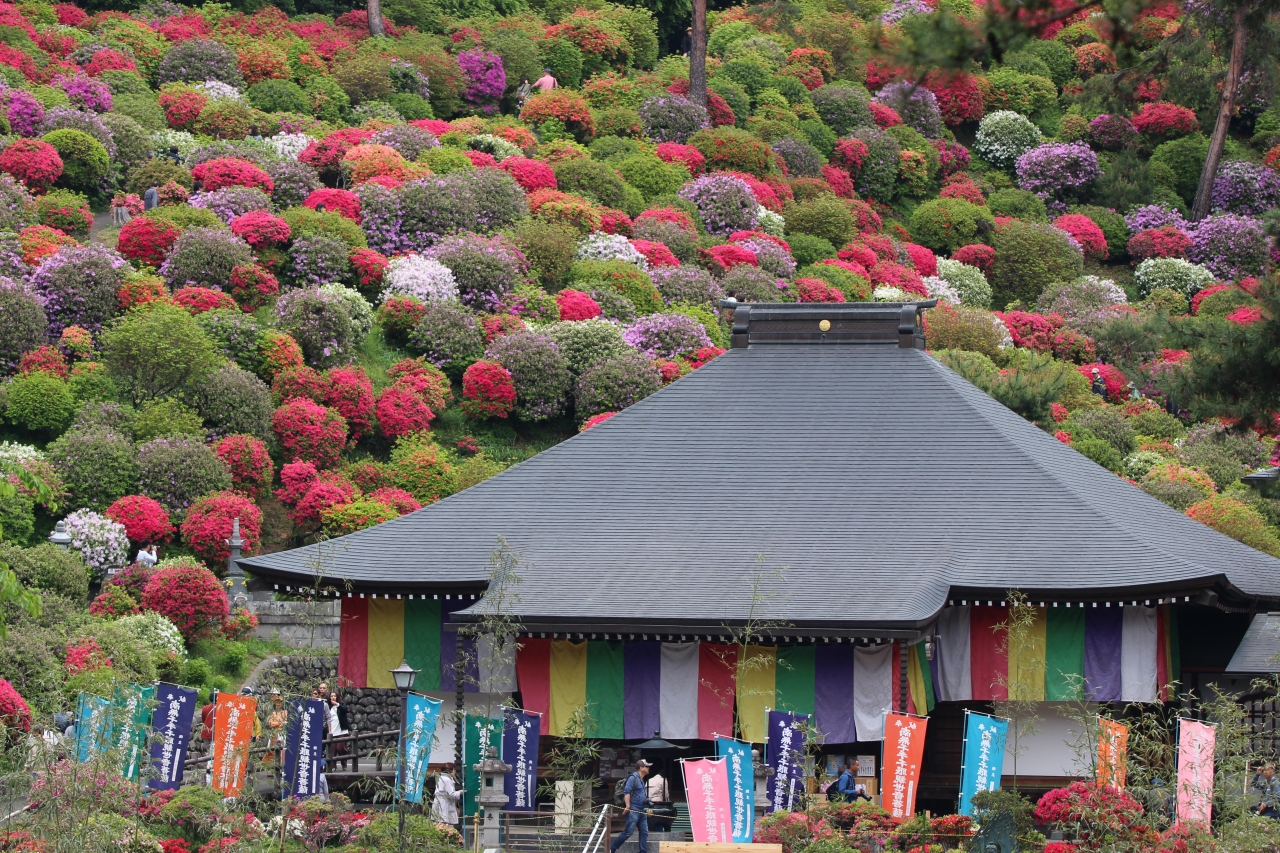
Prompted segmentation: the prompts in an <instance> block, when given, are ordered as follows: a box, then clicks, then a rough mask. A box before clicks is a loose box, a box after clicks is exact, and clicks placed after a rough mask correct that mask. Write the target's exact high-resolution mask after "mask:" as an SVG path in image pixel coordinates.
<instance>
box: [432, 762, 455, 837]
mask: <svg viewBox="0 0 1280 853" xmlns="http://www.w3.org/2000/svg"><path fill="white" fill-rule="evenodd" d="M461 802H462V792H461V791H459V790H458V783H457V782H456V781H455V780H454V778H453V762H452V761H448V762H445V765H444V769H443V770H441V771H440V776H439V778H438V779H436V796H435V799H434V800H432V802H431V815H432V817H434V818H435V819H436V820H438V821H440V822H441V823H447V824H449V825H450V826H453V827H456V826H457V825H458V805H459V804H460V803H461Z"/></svg>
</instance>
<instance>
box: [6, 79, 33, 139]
mask: <svg viewBox="0 0 1280 853" xmlns="http://www.w3.org/2000/svg"><path fill="white" fill-rule="evenodd" d="M0 105H3V106H4V109H5V115H6V116H8V118H9V127H11V128H12V129H13V132H14V133H16V134H18V135H19V136H35V135H36V132H37V131H38V130H39V128H40V124H41V122H43V121H44V107H42V106H41V105H40V102H39V101H37V100H36V99H35V96H34V95H32V94H31V93H30V92H24V91H23V90H22V89H8V88H5V89H0Z"/></svg>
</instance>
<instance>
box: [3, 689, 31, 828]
mask: <svg viewBox="0 0 1280 853" xmlns="http://www.w3.org/2000/svg"><path fill="white" fill-rule="evenodd" d="M0 724H3V725H4V726H5V727H7V728H14V729H17V730H18V731H21V732H29V731H31V708H30V707H28V706H27V700H25V699H23V698H22V694H21V693H19V692H18V691H17V690H15V689H14V687H13V685H12V684H10V683H9V682H8V681H7V680H5V679H3V678H0ZM0 846H2V845H0ZM15 849H17V850H21V849H22V847H21V846H19V847H17V848H15Z"/></svg>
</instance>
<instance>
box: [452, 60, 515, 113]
mask: <svg viewBox="0 0 1280 853" xmlns="http://www.w3.org/2000/svg"><path fill="white" fill-rule="evenodd" d="M458 68H460V69H461V70H462V73H463V74H465V75H466V77H467V79H468V80H469V81H470V84H469V85H468V86H467V88H466V89H465V90H464V91H463V93H462V100H464V101H466V102H467V103H468V104H471V105H472V106H473V107H478V108H479V109H480V111H481V112H484V113H493V112H495V111H496V110H497V109H498V104H497V101H498V99H499V98H501V97H502V93H503V92H505V91H506V89H507V73H506V71H504V70H503V68H502V57H501V56H498V54H496V53H494V52H493V51H489V50H480V49H475V50H464V51H462V52H461V53H459V54H458Z"/></svg>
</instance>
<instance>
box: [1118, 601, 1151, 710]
mask: <svg viewBox="0 0 1280 853" xmlns="http://www.w3.org/2000/svg"><path fill="white" fill-rule="evenodd" d="M1156 640H1157V636H1156V609H1155V608H1154V607H1125V608H1124V629H1123V633H1122V634H1121V640H1120V699H1121V700H1122V701H1125V702H1154V701H1156V686H1157V685H1156V681H1157V680H1158V679H1157V676H1156Z"/></svg>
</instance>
